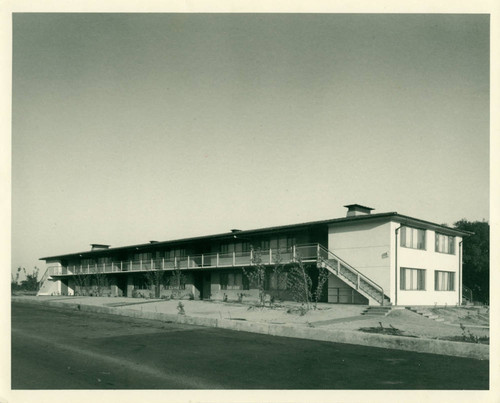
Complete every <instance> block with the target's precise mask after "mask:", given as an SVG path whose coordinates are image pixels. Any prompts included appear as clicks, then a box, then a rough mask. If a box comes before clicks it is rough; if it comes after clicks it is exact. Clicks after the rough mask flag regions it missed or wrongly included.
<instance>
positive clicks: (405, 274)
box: [400, 267, 425, 291]
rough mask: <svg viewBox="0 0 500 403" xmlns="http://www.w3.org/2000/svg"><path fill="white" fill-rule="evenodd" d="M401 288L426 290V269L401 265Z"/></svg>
mask: <svg viewBox="0 0 500 403" xmlns="http://www.w3.org/2000/svg"><path fill="white" fill-rule="evenodd" d="M400 288H401V289H402V290H418V291H422V290H425V270H422V269H409V268H406V267H401V276H400Z"/></svg>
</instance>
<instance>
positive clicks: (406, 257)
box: [390, 222, 462, 305]
mask: <svg viewBox="0 0 500 403" xmlns="http://www.w3.org/2000/svg"><path fill="white" fill-rule="evenodd" d="M399 226H400V224H399V223H395V222H393V223H391V245H392V250H394V247H395V238H394V237H395V234H394V232H395V230H396V228H398V227H399ZM435 235H436V234H435V231H432V230H426V234H425V238H426V249H425V250H420V249H412V248H405V247H402V246H400V231H399V233H398V253H397V260H398V261H397V265H398V271H397V287H398V295H397V305H435V304H437V305H445V304H447V305H455V304H457V303H460V298H459V295H460V294H459V293H460V284H459V281H460V275H459V269H460V257H459V243H460V242H461V240H462V238H461V237H455V253H454V254H447V253H440V252H436V251H435ZM394 255H395V254H394V253H391V262H392V264H391V267H393V268H394ZM401 267H407V268H414V269H424V270H425V288H426V289H425V291H409V290H401V287H400V268H401ZM436 270H440V271H449V272H454V273H455V287H454V288H455V289H454V290H453V291H434V273H435V271H436ZM390 274H391V284H394V285H395V282H396V278H395V270H394V269H393V270H391V273H390ZM392 288H394V286H393V287H392ZM391 301H393V303H394V301H395V295H394V292H392V293H391Z"/></svg>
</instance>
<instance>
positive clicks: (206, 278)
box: [201, 273, 212, 299]
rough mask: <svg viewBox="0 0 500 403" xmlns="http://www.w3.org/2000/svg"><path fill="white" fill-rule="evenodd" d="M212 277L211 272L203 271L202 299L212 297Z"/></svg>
mask: <svg viewBox="0 0 500 403" xmlns="http://www.w3.org/2000/svg"><path fill="white" fill-rule="evenodd" d="M211 285H212V279H211V276H210V273H203V288H202V292H201V299H210V288H211Z"/></svg>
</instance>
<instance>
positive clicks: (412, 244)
mask: <svg viewBox="0 0 500 403" xmlns="http://www.w3.org/2000/svg"><path fill="white" fill-rule="evenodd" d="M401 246H404V247H405V248H413V249H425V230H424V229H418V228H411V227H402V228H401Z"/></svg>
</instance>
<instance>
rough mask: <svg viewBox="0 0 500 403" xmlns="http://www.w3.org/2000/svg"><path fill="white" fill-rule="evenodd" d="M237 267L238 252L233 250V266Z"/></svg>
mask: <svg viewBox="0 0 500 403" xmlns="http://www.w3.org/2000/svg"><path fill="white" fill-rule="evenodd" d="M234 265H236V252H235V251H234V250H233V266H234Z"/></svg>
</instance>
